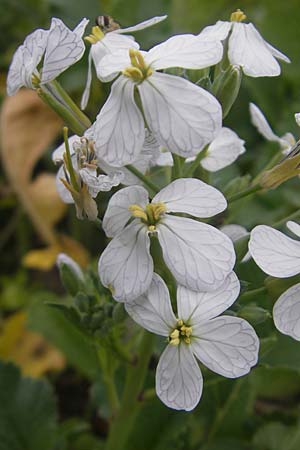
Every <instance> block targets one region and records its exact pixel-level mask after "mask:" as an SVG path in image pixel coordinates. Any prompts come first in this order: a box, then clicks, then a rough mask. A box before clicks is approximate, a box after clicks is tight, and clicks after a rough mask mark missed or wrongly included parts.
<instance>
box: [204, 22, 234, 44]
mask: <svg viewBox="0 0 300 450" xmlns="http://www.w3.org/2000/svg"><path fill="white" fill-rule="evenodd" d="M231 27H232V22H224V21H223V20H218V22H217V23H215V24H214V25H209V26H208V27H205V28H203V30H202V31H201V33H200V35H199V36H202V37H205V38H208V39H216V40H219V41H224V39H226V38H227V36H228V33H229V31H230V29H231Z"/></svg>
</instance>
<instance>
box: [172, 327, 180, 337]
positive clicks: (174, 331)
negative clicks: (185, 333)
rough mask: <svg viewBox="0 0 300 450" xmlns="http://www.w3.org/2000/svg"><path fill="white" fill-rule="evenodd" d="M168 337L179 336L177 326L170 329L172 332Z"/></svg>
mask: <svg viewBox="0 0 300 450" xmlns="http://www.w3.org/2000/svg"><path fill="white" fill-rule="evenodd" d="M170 338H171V339H176V338H179V330H177V328H175V330H173V331H172V333H171V334H170Z"/></svg>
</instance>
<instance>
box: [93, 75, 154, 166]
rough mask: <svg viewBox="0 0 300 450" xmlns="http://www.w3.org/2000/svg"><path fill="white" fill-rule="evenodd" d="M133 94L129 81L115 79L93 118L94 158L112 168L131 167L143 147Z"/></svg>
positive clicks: (141, 122)
mask: <svg viewBox="0 0 300 450" xmlns="http://www.w3.org/2000/svg"><path fill="white" fill-rule="evenodd" d="M133 94H134V84H133V83H132V81H131V80H130V79H129V78H125V77H120V78H118V80H116V81H115V82H114V84H113V86H112V90H111V93H110V96H109V97H108V100H107V101H106V103H105V104H104V106H103V108H102V109H101V111H100V113H99V115H98V116H97V119H96V123H95V127H94V140H95V150H96V153H97V156H98V157H99V158H102V159H104V160H105V162H107V163H108V164H110V165H112V166H117V167H120V166H124V165H126V164H131V163H132V162H134V161H135V160H136V159H137V158H138V156H139V154H140V152H141V149H142V146H143V142H144V138H145V129H144V120H143V116H142V114H141V112H140V110H139V109H138V107H137V106H136V104H135V102H134V95H133Z"/></svg>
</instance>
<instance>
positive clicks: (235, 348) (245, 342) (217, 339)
mask: <svg viewBox="0 0 300 450" xmlns="http://www.w3.org/2000/svg"><path fill="white" fill-rule="evenodd" d="M193 336H197V337H194V338H193V339H192V343H191V347H192V350H193V352H194V354H195V355H196V356H197V358H198V359H199V360H200V361H201V362H202V363H203V364H204V365H205V366H206V367H208V368H209V369H210V370H212V371H213V372H216V373H218V374H220V375H223V376H224V377H227V378H237V377H241V376H242V375H245V374H246V373H248V372H249V371H250V369H251V367H253V366H255V364H256V363H257V359H258V350H259V339H258V337H257V335H256V333H255V330H254V329H253V327H252V326H251V325H250V324H249V323H248V322H247V321H246V320H244V319H240V318H239V317H231V316H221V317H217V318H216V319H211V320H209V321H208V322H202V323H199V324H198V325H197V326H194V327H193Z"/></svg>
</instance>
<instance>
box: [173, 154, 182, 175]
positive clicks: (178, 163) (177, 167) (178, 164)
mask: <svg viewBox="0 0 300 450" xmlns="http://www.w3.org/2000/svg"><path fill="white" fill-rule="evenodd" d="M173 161H174V165H173V167H172V180H177V179H178V178H181V172H182V158H181V157H180V156H178V155H175V153H173Z"/></svg>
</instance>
